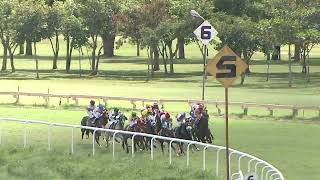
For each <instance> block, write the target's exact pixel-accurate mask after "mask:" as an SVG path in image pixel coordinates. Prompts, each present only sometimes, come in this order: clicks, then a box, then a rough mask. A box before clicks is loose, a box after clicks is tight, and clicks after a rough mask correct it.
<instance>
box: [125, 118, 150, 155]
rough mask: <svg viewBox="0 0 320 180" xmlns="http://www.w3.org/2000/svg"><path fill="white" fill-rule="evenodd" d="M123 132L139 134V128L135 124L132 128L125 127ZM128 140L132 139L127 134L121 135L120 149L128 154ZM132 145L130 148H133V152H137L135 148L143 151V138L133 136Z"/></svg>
mask: <svg viewBox="0 0 320 180" xmlns="http://www.w3.org/2000/svg"><path fill="white" fill-rule="evenodd" d="M124 130H125V131H130V132H141V129H140V127H139V126H138V125H137V124H135V125H133V126H129V125H127V126H126V127H125V128H124ZM128 139H132V135H128V134H123V138H122V148H123V149H124V150H126V152H127V153H129V145H128ZM133 142H134V143H133V144H132V145H131V146H134V151H137V146H139V148H140V149H142V150H144V148H145V147H144V143H145V142H144V138H143V137H142V136H135V137H134V141H133Z"/></svg>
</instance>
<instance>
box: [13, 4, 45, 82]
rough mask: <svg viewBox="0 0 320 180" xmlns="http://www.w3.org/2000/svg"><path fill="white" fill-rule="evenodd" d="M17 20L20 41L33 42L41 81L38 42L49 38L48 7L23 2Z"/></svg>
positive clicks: (19, 5)
mask: <svg viewBox="0 0 320 180" xmlns="http://www.w3.org/2000/svg"><path fill="white" fill-rule="evenodd" d="M17 6H18V7H17V9H16V16H15V19H16V21H17V23H16V28H17V32H19V39H20V40H21V41H22V40H26V41H27V42H32V43H33V47H34V56H35V62H36V73H37V74H36V78H37V79H39V78H40V76H39V61H38V57H37V42H39V41H41V40H42V39H44V38H45V37H47V34H46V33H47V23H46V14H47V6H46V5H45V4H44V3H43V2H39V1H34V2H33V1H22V2H21V3H19V4H18V5H17Z"/></svg>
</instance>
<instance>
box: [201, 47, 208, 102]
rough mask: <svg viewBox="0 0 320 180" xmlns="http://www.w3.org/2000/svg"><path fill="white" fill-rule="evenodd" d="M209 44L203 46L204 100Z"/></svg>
mask: <svg viewBox="0 0 320 180" xmlns="http://www.w3.org/2000/svg"><path fill="white" fill-rule="evenodd" d="M206 62H207V45H204V48H203V78H202V101H204V86H205V80H206Z"/></svg>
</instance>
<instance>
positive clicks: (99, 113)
mask: <svg viewBox="0 0 320 180" xmlns="http://www.w3.org/2000/svg"><path fill="white" fill-rule="evenodd" d="M105 112H106V108H105V107H104V105H102V104H99V106H98V107H96V108H95V110H94V111H93V115H94V117H95V118H93V121H92V123H93V124H94V123H95V122H96V119H99V118H100V117H101V116H102V115H103V114H104V113H105Z"/></svg>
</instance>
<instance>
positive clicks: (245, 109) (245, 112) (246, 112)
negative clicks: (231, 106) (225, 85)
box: [242, 106, 248, 116]
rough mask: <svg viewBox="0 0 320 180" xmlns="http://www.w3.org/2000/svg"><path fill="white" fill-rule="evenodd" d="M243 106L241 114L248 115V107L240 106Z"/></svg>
mask: <svg viewBox="0 0 320 180" xmlns="http://www.w3.org/2000/svg"><path fill="white" fill-rule="evenodd" d="M242 107H243V115H244V116H247V115H248V107H246V106H242Z"/></svg>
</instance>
